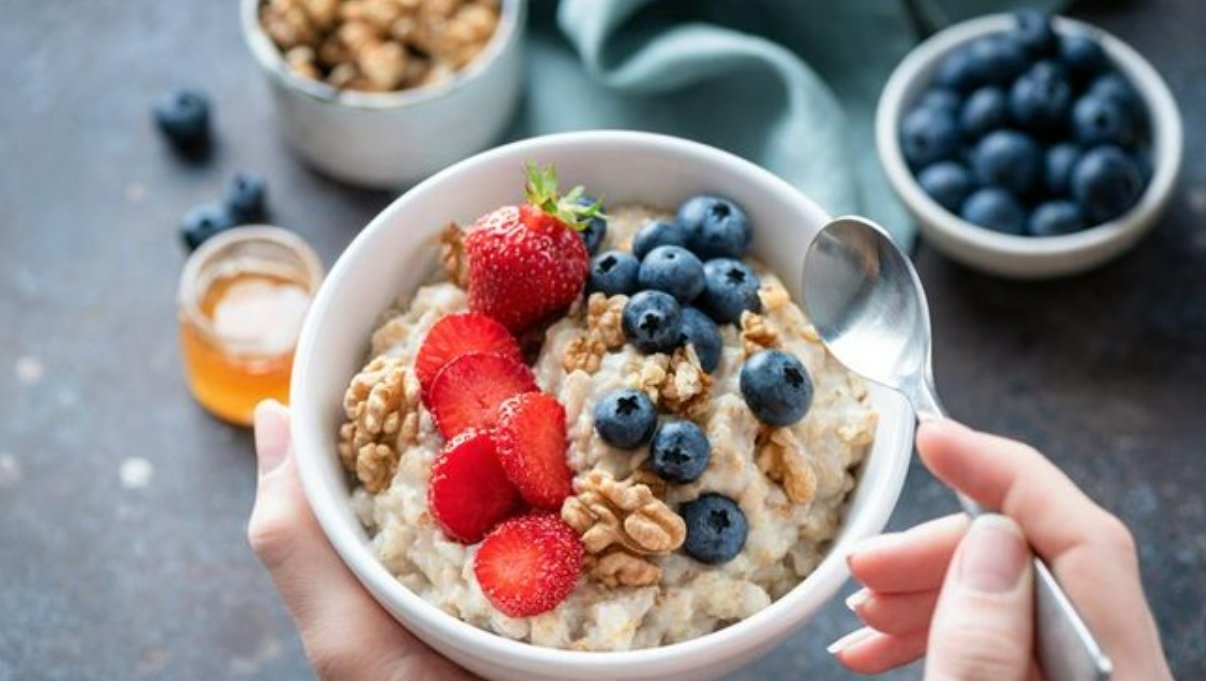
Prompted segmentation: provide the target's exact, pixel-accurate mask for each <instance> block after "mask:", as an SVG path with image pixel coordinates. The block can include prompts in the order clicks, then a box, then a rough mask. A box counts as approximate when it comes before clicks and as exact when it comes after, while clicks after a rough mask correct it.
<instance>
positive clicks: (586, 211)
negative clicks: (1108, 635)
mask: <svg viewBox="0 0 1206 681" xmlns="http://www.w3.org/2000/svg"><path fill="white" fill-rule="evenodd" d="M525 174H526V175H527V184H525V185H524V188H523V195H524V198H525V199H527V201H528V203H530V204H532V205H533V206H535V207H537V208H539V209H540V210H542V211H544V212H545V213H547V214H549V215H551V216H553V217H555V218H557V219H558V220H560V221H561V222H563V223H565V225H566V226H567V227H569V228H570V229H572V230H574V231H575V232H581V231H582V230H584V229H586V225H587V223H588V222H589V221H590V220H591V219H592V218H601V219H603V220H606V219H607V215H606V214H605V213H604V212H603V200H602V198H600V199H599V200H597V201H595V202H594V203H590V204H587V205H583V204H581V203H578V202H579V200H581V198H582V197H583V195H585V194H586V189H585V188H584V187H583V186H582V185H578V186H576V187H574V188H573V189H571V190H569V191H568V192H566V194H565V195H564V196H559V195H558V194H557V169H556V168H554V167H553V164H551V163H550V164H548V165H546V166H544V167H543V168H542V167H540V165H539V164H537V163H535V162H533V161H528V163H527V166H526V173H525Z"/></svg>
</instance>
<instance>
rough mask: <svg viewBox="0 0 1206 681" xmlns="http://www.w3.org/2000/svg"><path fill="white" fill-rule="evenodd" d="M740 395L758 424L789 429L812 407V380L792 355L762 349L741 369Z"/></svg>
mask: <svg viewBox="0 0 1206 681" xmlns="http://www.w3.org/2000/svg"><path fill="white" fill-rule="evenodd" d="M739 384H740V387H741V395H742V397H744V398H745V403H746V405H748V406H749V408H750V411H752V412H754V416H756V417H758V420H759V421H762V422H763V423H768V424H770V425H772V426H790V425H792V424H793V423H796V422H797V421H799V420H800V419H802V418H804V414H806V413H808V408H809V407H810V406H812V378H811V377H810V376H809V375H808V370H807V369H805V368H804V365H803V364H802V363H801V362H800V360H799V359H798V358H797V357H796V356H795V355H792V354H790V353H787V352H783V351H782V350H763V351H761V352H759V353H757V354H755V355H753V356H752V357H750V358H749V359H748V360H746V362H745V365H744V366H742V367H741V378H740V380H739Z"/></svg>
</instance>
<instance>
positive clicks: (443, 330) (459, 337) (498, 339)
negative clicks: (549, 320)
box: [415, 312, 523, 399]
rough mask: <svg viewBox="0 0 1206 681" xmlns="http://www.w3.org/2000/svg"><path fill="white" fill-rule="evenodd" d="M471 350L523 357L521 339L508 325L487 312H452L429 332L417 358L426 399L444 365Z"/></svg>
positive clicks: (417, 367)
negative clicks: (500, 322)
mask: <svg viewBox="0 0 1206 681" xmlns="http://www.w3.org/2000/svg"><path fill="white" fill-rule="evenodd" d="M467 352H493V353H495V354H497V355H503V356H506V357H510V358H511V359H514V360H515V361H517V362H522V361H523V354H522V353H521V352H520V350H519V343H517V342H515V338H514V337H513V336H512V335H511V332H510V331H507V327H505V326H503V325H502V324H499V323H498V322H496V321H494V320H493V319H492V318H490V317H487V316H486V315H483V314H475V313H473V312H462V313H460V314H450V315H448V316H447V317H444V318H443V319H441V320H440V321H438V322H436V323H435V325H434V326H432V327H431V330H430V331H428V332H427V337H426V338H425V339H423V345H422V347H420V348H419V354H418V356H417V357H416V358H415V375H416V376H418V377H419V385H420V386H422V387H423V397H424V399H426V398H427V396H428V393H429V392H430V391H431V383H432V381H434V380H435V377H436V374H438V373H440V369H443V368H444V366H445V365H446V364H448V363H449V362H451V361H452V360H454V359H456V358H457V357H460V356H461V355H463V354H465V353H467Z"/></svg>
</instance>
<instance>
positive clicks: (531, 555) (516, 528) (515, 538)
mask: <svg viewBox="0 0 1206 681" xmlns="http://www.w3.org/2000/svg"><path fill="white" fill-rule="evenodd" d="M583 553H584V552H583V549H582V542H581V540H579V539H578V533H577V532H575V531H574V529H573V528H572V527H570V526H569V525H566V524H565V523H564V522H562V521H561V518H559V517H557V515H555V514H553V513H540V514H535V515H527V516H521V517H519V518H512V519H511V520H507V521H505V522H503V523H502V524H501V525H499V526H498V527H496V528H495V529H494V531H493V532H491V533H490V535H489V536H487V537H486V540H485V541H483V542H482V545H481V548H480V549H478V552H477V556H476V557H475V558H474V560H473V574H474V576H475V577H477V583H478V584H479V585H480V586H481V588H482V593H484V594H486V598H488V599H490V603H492V604H493V605H494V607H495V608H498V610H499V611H500V612H502V613H503V614H504V615H507V616H508V617H531V616H533V615H539V614H540V613H542V612H548V611H549V610H552V609H553V608H555V607H557V605H558V604H560V603H561V601H563V600H565V598H566V597H567V596H569V595H570V593H571V592H572V591H573V590H574V587H575V586H576V585H577V584H578V578H579V576H581V574H582V562H583Z"/></svg>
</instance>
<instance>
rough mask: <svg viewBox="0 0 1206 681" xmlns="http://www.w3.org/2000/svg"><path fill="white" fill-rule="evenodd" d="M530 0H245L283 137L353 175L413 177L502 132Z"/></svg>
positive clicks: (330, 171) (314, 161)
mask: <svg viewBox="0 0 1206 681" xmlns="http://www.w3.org/2000/svg"><path fill="white" fill-rule="evenodd" d="M525 10H526V1H525V0H242V6H241V12H242V17H241V18H242V25H243V36H244V39H245V40H246V42H247V45H248V47H249V49H250V50H251V53H252V55H253V56H254V57H255V59H256V61H257V62H258V63H259V64H260V66H261V67H263V69H264V72H265V73H266V74H267V76H268V81H269V84H270V89H271V93H272V98H273V104H274V105H275V107H276V110H277V114H278V118H279V120H280V124H281V126H282V128H283V130H284V136H285V138H286V140H287V141H288V142H289V144H290V145H291V146H292V147H293V148H294V149H295V150H296V152H297V153H298V154H299V155H300V156H301V157H302V158H303V159H304V160H305V161H306V162H307V163H309V164H310V165H311V166H313V167H314V168H316V169H317V170H319V171H321V172H323V173H324V174H326V175H329V176H331V177H333V178H335V179H337V180H341V181H344V182H347V183H350V184H355V185H361V186H369V187H382V188H396V187H400V186H406V185H410V184H413V183H415V182H417V181H419V180H421V179H423V178H425V177H427V176H428V175H430V174H431V173H433V172H435V171H437V170H440V169H442V168H444V167H446V166H448V165H450V164H451V163H453V162H455V161H458V160H460V159H462V158H464V157H466V156H469V155H471V154H473V153H476V152H478V151H480V150H482V149H484V148H486V147H488V146H489V145H490V144H491V143H493V142H494V141H496V140H497V139H498V137H499V136H500V135H501V134H502V132H503V130H504V129H505V127H506V125H507V123H508V122H509V121H510V119H511V114H512V113H513V112H514V110H515V107H516V104H517V103H518V100H519V96H520V92H521V86H522V82H521V68H522V64H521V58H522V55H521V47H522V38H523V35H522V34H523V30H524V12H525Z"/></svg>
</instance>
